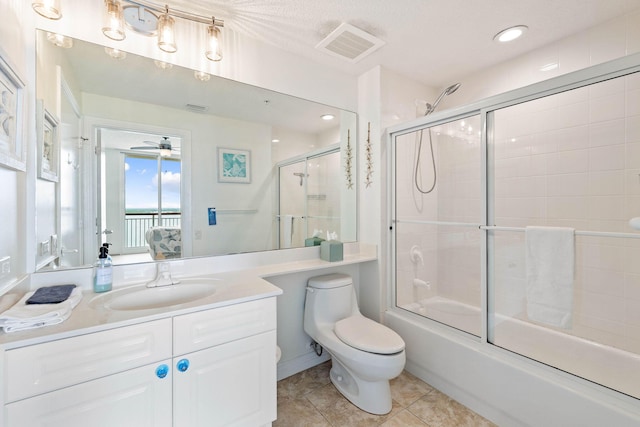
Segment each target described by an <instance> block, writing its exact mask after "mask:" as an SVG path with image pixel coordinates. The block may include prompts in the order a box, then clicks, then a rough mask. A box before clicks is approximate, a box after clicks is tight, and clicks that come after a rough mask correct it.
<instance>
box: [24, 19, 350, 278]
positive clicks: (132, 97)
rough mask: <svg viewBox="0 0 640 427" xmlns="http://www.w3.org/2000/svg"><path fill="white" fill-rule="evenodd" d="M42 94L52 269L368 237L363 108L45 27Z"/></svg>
mask: <svg viewBox="0 0 640 427" xmlns="http://www.w3.org/2000/svg"><path fill="white" fill-rule="evenodd" d="M36 96H37V98H38V105H40V106H41V108H39V112H38V114H39V116H40V115H43V117H44V115H45V113H46V115H47V117H51V118H52V120H51V122H52V123H53V124H54V128H55V129H54V130H55V133H54V135H55V136H54V138H53V141H50V143H49V145H50V146H52V147H53V148H52V149H53V151H54V155H53V157H52V159H55V161H52V162H45V163H44V164H46V165H48V167H49V168H50V169H54V170H51V171H47V172H51V173H50V174H47V175H42V176H40V175H39V178H38V180H37V183H36V195H37V197H36V213H37V218H36V221H37V223H36V234H37V235H36V238H37V239H38V240H37V246H38V254H37V258H36V264H37V268H38V269H39V270H47V269H61V268H78V267H87V266H89V265H91V263H92V262H93V261H94V259H95V257H96V256H97V253H98V247H99V246H100V245H101V244H102V243H105V242H108V243H110V244H111V249H110V254H111V255H112V257H113V259H114V263H115V264H129V263H138V262H150V261H153V260H158V259H174V258H184V257H196V256H212V255H225V254H234V253H243V252H255V251H265V250H274V249H284V248H295V247H302V246H305V240H307V239H308V238H310V237H312V236H313V235H314V233H315V234H318V233H320V236H321V237H326V233H327V232H332V233H336V234H337V237H338V239H339V240H341V241H344V242H350V241H355V240H356V237H357V236H356V230H357V225H356V219H357V212H356V194H357V188H356V179H355V175H356V170H357V166H356V159H357V155H356V146H357V143H356V137H355V132H356V114H355V113H353V112H349V111H344V110H340V109H337V108H334V107H330V106H327V105H322V104H318V103H315V102H311V101H308V100H304V99H300V98H296V97H292V96H288V95H283V94H281V93H276V92H273V91H269V90H265V89H263V88H259V87H254V86H250V85H246V84H242V83H238V82H235V81H232V80H228V79H224V78H220V77H216V76H211V75H206V74H202V73H198V72H195V71H194V70H189V69H186V68H182V67H178V66H171V65H170V63H164V62H159V61H157V60H156V61H154V60H152V59H149V58H145V57H142V56H138V55H133V54H124V53H122V52H114V51H113V50H110V49H106V48H105V47H103V46H99V45H96V44H92V43H88V42H85V41H82V40H77V39H73V40H70V41H68V42H61V41H60V39H59V38H56V36H55V35H53V34H51V33H47V32H45V31H40V30H38V34H37V93H36ZM327 115H330V116H332V117H333V119H331V120H327V118H328V117H327ZM323 117H324V119H323ZM39 155H40V154H39ZM47 155H49V156H50V154H49V153H47ZM53 165H55V166H53ZM52 176H54V177H55V179H51V177H52Z"/></svg>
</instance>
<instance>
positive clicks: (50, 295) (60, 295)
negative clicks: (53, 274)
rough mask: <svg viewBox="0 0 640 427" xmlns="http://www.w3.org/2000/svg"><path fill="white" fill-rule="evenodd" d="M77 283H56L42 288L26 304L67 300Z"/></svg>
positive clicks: (56, 302) (53, 302)
mask: <svg viewBox="0 0 640 427" xmlns="http://www.w3.org/2000/svg"><path fill="white" fill-rule="evenodd" d="M75 287H76V285H55V286H47V287H44V288H40V289H38V290H36V291H35V292H34V294H33V295H31V297H29V299H27V300H26V301H25V304H59V303H61V302H63V301H66V300H67V298H69V295H71V292H72V291H73V289H74V288H75Z"/></svg>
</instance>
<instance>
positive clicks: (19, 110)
mask: <svg viewBox="0 0 640 427" xmlns="http://www.w3.org/2000/svg"><path fill="white" fill-rule="evenodd" d="M24 87H25V85H24V82H23V80H22V79H21V78H20V77H19V76H18V74H16V71H15V69H14V68H13V67H11V65H9V63H8V62H7V61H6V59H5V57H4V55H3V52H2V50H0V166H4V167H7V168H10V169H14V170H19V171H25V170H26V155H27V146H26V143H25V138H24V126H23V120H24V119H25V113H24V111H25V95H24Z"/></svg>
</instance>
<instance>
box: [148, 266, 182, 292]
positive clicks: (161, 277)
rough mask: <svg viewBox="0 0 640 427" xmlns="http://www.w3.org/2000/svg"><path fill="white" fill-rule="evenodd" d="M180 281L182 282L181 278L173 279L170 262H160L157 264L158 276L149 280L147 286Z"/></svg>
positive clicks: (167, 284) (173, 283)
mask: <svg viewBox="0 0 640 427" xmlns="http://www.w3.org/2000/svg"><path fill="white" fill-rule="evenodd" d="M178 283H180V281H179V280H173V278H172V277H171V265H170V264H169V263H168V262H159V263H158V264H157V271H156V278H155V279H153V280H151V281H150V282H147V288H155V287H158V286H169V285H177V284H178Z"/></svg>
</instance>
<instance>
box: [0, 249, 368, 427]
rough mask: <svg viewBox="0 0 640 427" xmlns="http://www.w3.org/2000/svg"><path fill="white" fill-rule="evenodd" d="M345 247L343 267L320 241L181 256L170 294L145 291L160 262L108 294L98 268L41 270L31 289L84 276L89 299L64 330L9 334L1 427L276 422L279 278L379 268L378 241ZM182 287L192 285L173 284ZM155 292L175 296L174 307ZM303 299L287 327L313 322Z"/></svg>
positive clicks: (2, 338) (2, 340) (124, 276)
mask: <svg viewBox="0 0 640 427" xmlns="http://www.w3.org/2000/svg"><path fill="white" fill-rule="evenodd" d="M345 248H346V249H347V251H346V253H345V257H344V260H343V261H340V262H332V263H330V262H326V261H322V260H321V259H319V248H318V247H315V248H306V249H297V250H295V251H293V252H291V253H290V256H289V259H288V262H282V256H281V254H275V253H264V254H241V255H233V256H227V257H215V258H196V259H191V260H181V261H172V262H171V272H172V274H173V276H174V278H175V279H178V280H180V281H181V283H180V284H176V285H170V286H165V287H162V288H163V289H162V290H160V289H158V288H151V289H149V288H146V287H145V286H144V283H146V282H147V281H149V279H151V278H152V277H153V274H154V272H155V270H156V266H157V264H150V263H149V264H140V265H136V266H134V265H131V266H124V267H116V268H114V279H115V280H114V283H116V286H115V287H114V289H113V291H111V292H106V293H102V294H95V293H93V292H92V291H91V290H90V272H91V271H90V270H86V271H84V270H77V271H75V273H76V275H73V274H72V273H70V272H65V273H57V272H51V273H38V274H36V275H32V276H31V277H30V283H29V288H31V289H35V288H38V287H40V286H45V285H51V284H57V283H62V282H66V283H69V282H76V283H78V284H84V286H82V288H83V291H84V293H83V295H84V296H83V299H82V301H81V302H80V304H78V306H77V307H75V308H74V310H73V314H72V315H71V317H70V318H69V319H67V320H66V321H65V322H63V323H61V324H59V325H55V326H50V327H45V328H39V329H34V330H29V331H22V332H16V333H10V334H6V333H2V332H0V352H1V353H2V354H1V355H0V356H1V357H0V364H2V369H1V370H0V376H1V377H0V381H1V383H2V387H0V399H1V401H2V405H0V408H2V414H0V427H2V426H5V427H24V426H36V425H52V426H65V427H74V426H82V427H86V426H88V425H90V426H91V427H94V426H104V427H107V426H108V427H113V426H118V427H128V426H131V427H140V426H149V427H157V426H167V427H169V426H176V427H179V426H188V427H194V426H207V427H212V426H220V427H222V426H225V427H258V426H270V425H271V423H272V422H273V421H274V420H275V419H276V409H277V401H276V379H277V367H276V348H277V343H276V335H277V328H276V324H277V316H279V315H281V314H280V313H277V311H278V309H277V307H278V305H279V304H281V301H277V299H280V298H279V297H280V296H281V295H282V294H283V290H282V289H281V288H280V287H278V286H274V285H273V284H272V283H270V281H275V282H286V281H287V280H290V281H293V282H295V284H296V288H297V289H298V288H299V290H300V291H301V292H303V291H304V287H305V284H306V276H307V275H318V274H322V273H323V272H326V271H332V269H340V270H344V269H346V270H350V269H351V270H353V269H356V270H357V269H358V268H359V266H361V265H369V267H371V268H374V267H375V264H371V262H372V261H375V260H376V258H377V257H376V252H375V247H362V245H359V244H349V245H345ZM278 261H280V262H278ZM249 262H251V263H252V264H253V265H254V267H252V268H247V264H248V263H249ZM354 271H355V270H354ZM213 272H215V274H214V273H213ZM189 273H190V274H199V275H198V276H196V277H189ZM277 278H280V280H277ZM285 278H287V280H284V279H285ZM180 286H183V288H181V289H182V290H185V292H178V293H175V292H174V291H177V289H170V288H172V287H175V288H179V287H180ZM207 286H211V287H212V288H214V291H212V292H211V291H208V290H206V289H205V290H204V291H203V289H202V288H203V287H207ZM156 290H159V291H162V292H165V291H167V292H169V293H171V294H172V295H173V296H172V298H176V300H172V302H171V303H166V302H163V299H162V298H160V297H158V296H157V295H156V294H155V292H156ZM295 295H297V294H295V293H293V294H292V295H289V296H288V299H286V304H285V305H284V311H285V312H291V313H288V314H287V316H286V318H285V320H286V321H284V322H283V323H291V324H295V325H297V326H299V328H300V329H302V313H301V312H298V311H297V310H298V308H301V307H302V306H301V305H300V307H298V305H299V304H298V303H297V302H296V301H298V300H297V299H295V300H291V296H295ZM187 297H188V299H189V300H188V301H187V300H184V299H182V298H187ZM178 301H179V303H176V302H178ZM299 301H300V302H301V301H303V299H300V300H299ZM290 305H293V306H294V307H290ZM281 307H282V306H281ZM296 319H297V320H296ZM298 323H299V325H298ZM282 326H287V325H284V324H283V325H281V327H282ZM291 332H292V331H291V330H290V329H286V330H283V334H284V335H285V336H286V335H291ZM294 332H295V331H294ZM300 334H302V333H300ZM293 336H295V337H297V338H296V339H297V341H303V343H302V344H304V342H306V338H305V337H306V335H300V336H298V335H295V334H294V335H293ZM285 343H286V344H287V345H288V344H289V343H288V342H285ZM286 350H287V351H289V347H286ZM307 350H308V351H312V350H309V349H307ZM314 362H315V359H314ZM315 363H317V362H315Z"/></svg>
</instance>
